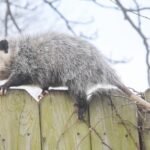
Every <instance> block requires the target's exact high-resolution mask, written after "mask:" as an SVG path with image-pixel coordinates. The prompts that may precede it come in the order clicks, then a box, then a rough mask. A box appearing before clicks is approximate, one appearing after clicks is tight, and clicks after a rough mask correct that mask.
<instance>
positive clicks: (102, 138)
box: [90, 94, 139, 150]
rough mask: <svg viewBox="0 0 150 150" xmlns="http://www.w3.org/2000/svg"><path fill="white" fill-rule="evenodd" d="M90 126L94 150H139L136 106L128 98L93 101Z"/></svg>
mask: <svg viewBox="0 0 150 150" xmlns="http://www.w3.org/2000/svg"><path fill="white" fill-rule="evenodd" d="M116 95H119V94H116ZM90 124H91V144H92V150H138V149H139V137H138V130H137V113H136V106H135V104H129V102H128V100H127V99H126V98H123V97H118V96H111V98H110V97H108V96H103V97H101V98H96V99H95V100H93V101H92V102H91V104H90Z"/></svg>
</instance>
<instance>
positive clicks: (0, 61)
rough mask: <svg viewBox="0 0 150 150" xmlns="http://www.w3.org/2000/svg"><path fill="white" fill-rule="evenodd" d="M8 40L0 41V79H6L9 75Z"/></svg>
mask: <svg viewBox="0 0 150 150" xmlns="http://www.w3.org/2000/svg"><path fill="white" fill-rule="evenodd" d="M8 47H9V46H8V41H7V40H1V41H0V80H4V79H7V78H8V77H9V75H10V69H9V65H10V54H9V53H8Z"/></svg>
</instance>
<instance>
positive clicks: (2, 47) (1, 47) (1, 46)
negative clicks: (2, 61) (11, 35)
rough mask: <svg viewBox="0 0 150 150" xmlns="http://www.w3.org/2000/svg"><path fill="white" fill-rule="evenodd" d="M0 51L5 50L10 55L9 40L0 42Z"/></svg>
mask: <svg viewBox="0 0 150 150" xmlns="http://www.w3.org/2000/svg"><path fill="white" fill-rule="evenodd" d="M0 50H3V51H4V52H5V53H8V41H7V40H1V41H0Z"/></svg>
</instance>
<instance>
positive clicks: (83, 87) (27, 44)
mask: <svg viewBox="0 0 150 150" xmlns="http://www.w3.org/2000/svg"><path fill="white" fill-rule="evenodd" d="M8 43H9V53H10V52H11V51H12V50H15V54H12V55H13V57H11V63H10V64H11V65H10V66H9V70H10V72H11V73H10V76H9V79H8V82H7V83H6V84H5V85H4V87H5V88H8V87H10V86H13V85H20V84H23V83H28V82H30V83H32V84H36V85H39V86H40V87H41V88H42V89H47V88H48V87H49V86H67V87H68V88H69V91H70V94H71V95H72V96H74V97H75V98H76V99H77V101H78V102H79V103H81V106H82V107H83V105H84V103H85V102H84V101H85V99H87V95H86V93H87V91H88V90H89V89H90V88H91V87H93V86H95V85H97V84H111V85H115V86H117V87H119V88H120V89H122V90H124V85H123V84H122V83H121V82H120V80H119V78H118V76H117V75H116V73H115V71H114V70H113V69H112V68H111V67H110V66H109V65H108V63H107V62H106V60H105V57H104V56H103V55H102V54H101V52H100V51H99V50H98V49H97V48H95V47H94V46H93V45H92V44H90V43H88V42H87V41H84V40H81V39H80V38H78V37H72V36H68V35H65V34H58V33H47V34H39V35H36V36H23V37H21V38H18V39H16V40H10V41H9V42H8ZM19 80H20V81H19ZM126 90H127V89H126ZM124 91H125V90H124ZM125 92H126V91H125ZM127 92H129V91H128V90H127ZM129 94H130V93H129ZM83 111H84V110H81V112H79V116H80V114H81V116H80V117H79V118H82V113H83Z"/></svg>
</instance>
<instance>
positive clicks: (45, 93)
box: [38, 90, 49, 100]
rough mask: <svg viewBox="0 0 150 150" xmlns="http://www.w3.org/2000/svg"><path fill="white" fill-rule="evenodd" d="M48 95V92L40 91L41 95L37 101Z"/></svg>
mask: <svg viewBox="0 0 150 150" xmlns="http://www.w3.org/2000/svg"><path fill="white" fill-rule="evenodd" d="M48 93H49V91H48V90H42V92H41V94H40V95H39V96H38V99H39V100H41V99H42V98H43V97H45V95H47V94H48Z"/></svg>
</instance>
